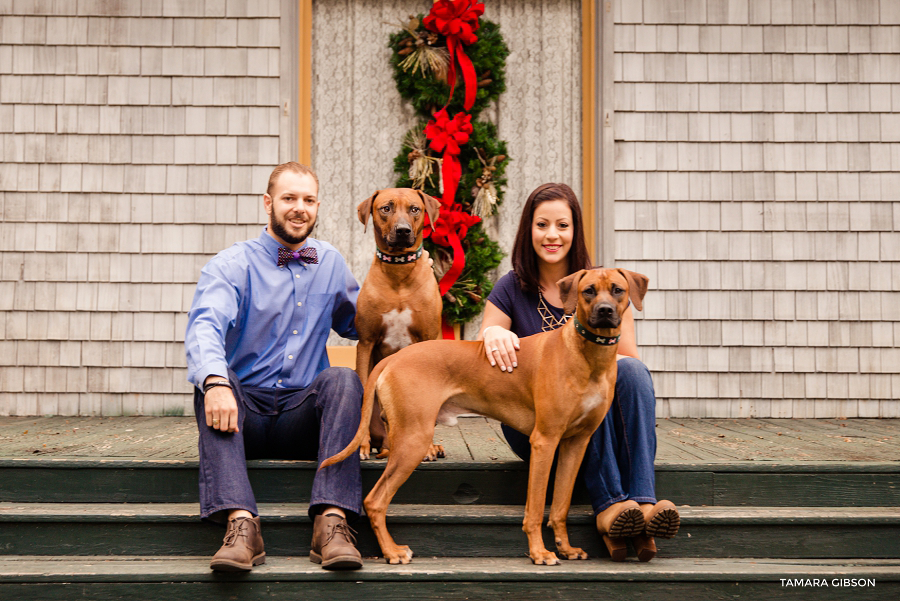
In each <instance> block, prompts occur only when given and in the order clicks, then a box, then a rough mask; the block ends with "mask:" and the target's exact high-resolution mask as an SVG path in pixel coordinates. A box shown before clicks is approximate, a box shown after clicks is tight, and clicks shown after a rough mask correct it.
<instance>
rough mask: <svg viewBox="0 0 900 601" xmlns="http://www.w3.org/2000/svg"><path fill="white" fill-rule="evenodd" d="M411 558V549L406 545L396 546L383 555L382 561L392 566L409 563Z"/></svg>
mask: <svg viewBox="0 0 900 601" xmlns="http://www.w3.org/2000/svg"><path fill="white" fill-rule="evenodd" d="M412 558H413V552H412V549H410V548H409V547H407V546H406V545H396V546H395V547H394V548H393V549H391V550H390V552H385V553H384V560H385V561H387V562H388V563H389V564H393V565H398V564H406V563H409V562H411V561H412Z"/></svg>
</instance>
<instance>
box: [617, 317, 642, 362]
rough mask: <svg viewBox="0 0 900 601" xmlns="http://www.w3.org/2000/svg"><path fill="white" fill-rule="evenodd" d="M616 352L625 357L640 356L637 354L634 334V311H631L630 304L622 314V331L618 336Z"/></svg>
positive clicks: (637, 357) (638, 357) (636, 357)
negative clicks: (619, 336)
mask: <svg viewBox="0 0 900 601" xmlns="http://www.w3.org/2000/svg"><path fill="white" fill-rule="evenodd" d="M617 352H618V354H619V355H624V356H626V357H634V358H635V359H640V358H641V357H640V355H639V354H638V347H637V339H636V338H635V335H634V313H632V311H631V305H629V306H628V308H627V309H625V314H624V315H622V333H621V338H619V348H618V349H617Z"/></svg>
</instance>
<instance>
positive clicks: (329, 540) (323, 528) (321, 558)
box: [309, 513, 362, 570]
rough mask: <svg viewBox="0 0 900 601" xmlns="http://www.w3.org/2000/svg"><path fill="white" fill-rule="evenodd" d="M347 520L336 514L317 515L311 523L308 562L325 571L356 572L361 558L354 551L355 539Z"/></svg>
mask: <svg viewBox="0 0 900 601" xmlns="http://www.w3.org/2000/svg"><path fill="white" fill-rule="evenodd" d="M354 534H355V533H354V531H353V529H352V528H351V527H350V526H348V525H347V520H346V519H345V518H342V517H341V516H339V515H338V514H336V513H328V514H325V515H317V516H316V519H315V521H314V522H313V537H312V548H311V549H310V551H309V560H310V561H312V562H313V563H320V564H322V567H323V568H325V569H326V570H358V569H359V568H361V567H362V556H361V555H360V554H359V551H357V550H356V538H355V537H354V536H353V535H354Z"/></svg>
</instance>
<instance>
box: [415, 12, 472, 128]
mask: <svg viewBox="0 0 900 601" xmlns="http://www.w3.org/2000/svg"><path fill="white" fill-rule="evenodd" d="M483 14H484V4H483V3H481V2H475V0H438V1H437V2H435V3H434V6H432V7H431V12H430V13H428V16H427V17H425V18H424V19H422V24H423V25H425V28H426V29H428V30H430V31H434V32H435V33H440V34H442V35H443V36H444V37H446V38H447V50H448V52H449V53H450V71H449V72H448V73H447V83H449V84H450V98H449V99H447V104H449V103H450V99H452V98H453V90H454V89H455V88H456V62H455V61H456V60H458V61H459V67H460V70H461V71H462V75H463V81H464V82H465V86H466V96H465V101H464V102H463V106H464V107H465V109H466V110H467V111H468V110H469V109H471V108H472V106H473V105H474V104H475V91H476V85H475V66H474V65H473V64H472V60H471V59H470V58H469V57H468V56H466V53H465V52H464V51H463V49H462V44H467V45H468V44H474V43H475V42H476V41H477V40H478V36H476V35H475V31H476V30H477V29H478V28H479V27H480V24H479V23H478V17H480V16H481V15H483Z"/></svg>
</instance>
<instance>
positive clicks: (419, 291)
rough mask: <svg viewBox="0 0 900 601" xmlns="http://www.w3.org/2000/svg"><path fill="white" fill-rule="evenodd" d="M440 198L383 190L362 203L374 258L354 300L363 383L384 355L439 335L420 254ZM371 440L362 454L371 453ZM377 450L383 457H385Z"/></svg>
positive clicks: (379, 442)
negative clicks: (427, 224)
mask: <svg viewBox="0 0 900 601" xmlns="http://www.w3.org/2000/svg"><path fill="white" fill-rule="evenodd" d="M440 206H441V205H440V202H439V201H437V200H436V199H434V198H432V197H431V196H429V195H427V194H424V193H423V192H421V191H419V190H413V189H411V188H390V189H387V190H379V191H378V192H376V193H375V194H373V195H372V196H371V197H369V198H367V199H366V200H364V201H363V202H361V203H360V204H359V207H358V208H357V212H358V214H359V220H360V221H361V222H362V223H363V225H364V226H366V227H368V222H369V216H370V215H371V216H372V225H373V229H374V230H375V245H376V249H375V258H374V260H373V261H372V266H371V267H370V268H369V273H368V274H367V275H366V280H365V282H364V283H363V286H362V289H361V290H360V292H359V300H358V301H357V303H356V306H357V312H356V331H357V333H358V334H359V344H358V345H357V347H356V373H357V374H358V375H359V378H360V380H361V381H362V383H363V386H365V384H366V381H367V380H368V377H369V374H370V373H371V371H372V368H373V367H375V365H377V364H378V362H379V361H381V360H382V359H383V358H385V357H387V356H389V355H392V354H394V353H396V352H397V351H399V350H400V349H402V348H404V347H407V346H409V345H410V344H413V343H415V342H421V341H423V340H434V339H437V338H440V337H441V308H442V304H441V294H440V291H439V289H438V283H437V280H436V279H435V277H434V272H433V271H432V269H431V267H429V265H428V262H427V261H426V260H425V259H424V258H423V257H422V252H423V251H422V237H423V236H422V229H423V226H424V224H425V214H426V213H427V214H428V218H429V219H430V221H431V223H434V222H435V221H437V218H438V213H439V211H440ZM369 427H370V435H371V439H372V442H373V446H377V447H382V448H383V439H384V437H385V429H384V424H383V423H382V421H381V415H380V411H378V407H377V406H376V407H375V410H373V411H372V414H371V417H370V418H369ZM369 451H370V448H369V443H368V442H366V443H365V444H362V445H360V455H361V456H362V457H363V458H364V459H368V457H369ZM383 455H384V453H383V454H382V455H379V457H381V456H383ZM443 456H444V449H443V447H441V446H439V445H434V446H432V447H431V448H429V449H428V453H427V454H426V453H423V454H422V455H421V456H420V457H425V459H426V460H434V459H436V458H437V457H443Z"/></svg>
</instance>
